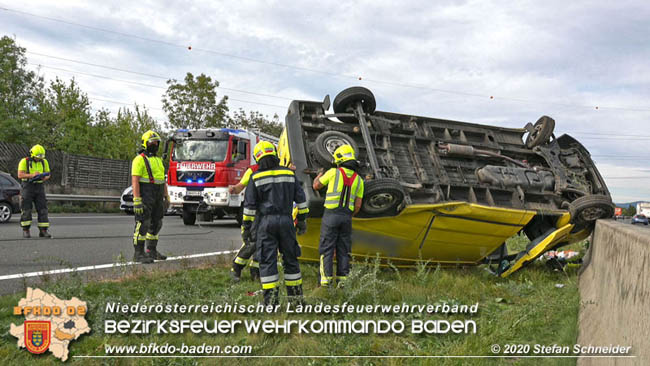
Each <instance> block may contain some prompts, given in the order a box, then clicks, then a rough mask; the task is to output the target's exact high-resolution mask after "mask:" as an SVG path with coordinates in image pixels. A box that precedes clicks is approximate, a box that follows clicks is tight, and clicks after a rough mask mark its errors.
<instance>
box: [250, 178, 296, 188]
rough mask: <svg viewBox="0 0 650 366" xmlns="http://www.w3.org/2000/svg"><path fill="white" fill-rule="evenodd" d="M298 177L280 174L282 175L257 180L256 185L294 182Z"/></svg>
mask: <svg viewBox="0 0 650 366" xmlns="http://www.w3.org/2000/svg"><path fill="white" fill-rule="evenodd" d="M295 181H296V177H293V176H284V177H282V176H280V177H269V178H264V179H260V180H256V181H255V187H259V186H263V185H265V184H270V183H294V182H295Z"/></svg>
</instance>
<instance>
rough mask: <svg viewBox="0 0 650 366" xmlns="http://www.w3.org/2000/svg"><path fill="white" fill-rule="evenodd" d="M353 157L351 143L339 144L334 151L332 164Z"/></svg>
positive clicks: (352, 158)
mask: <svg viewBox="0 0 650 366" xmlns="http://www.w3.org/2000/svg"><path fill="white" fill-rule="evenodd" d="M354 159H355V158H354V148H352V146H351V145H342V146H339V147H338V148H337V149H336V150H335V151H334V164H341V163H345V162H346V161H350V160H354Z"/></svg>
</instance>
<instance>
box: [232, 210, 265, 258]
mask: <svg viewBox="0 0 650 366" xmlns="http://www.w3.org/2000/svg"><path fill="white" fill-rule="evenodd" d="M251 233H252V238H251V239H250V240H244V241H243V243H242V246H241V248H239V251H238V252H237V256H236V257H235V259H234V260H233V262H234V263H235V264H238V265H240V266H242V267H240V268H243V266H246V265H247V264H249V263H250V265H251V267H259V263H258V261H257V260H256V259H255V258H253V256H254V254H255V249H256V245H255V239H257V234H256V233H257V221H253V225H252V226H251ZM251 258H253V259H252V260H251Z"/></svg>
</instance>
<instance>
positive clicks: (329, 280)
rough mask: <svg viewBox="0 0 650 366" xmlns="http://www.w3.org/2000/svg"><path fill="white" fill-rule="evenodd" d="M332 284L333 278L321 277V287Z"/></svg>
mask: <svg viewBox="0 0 650 366" xmlns="http://www.w3.org/2000/svg"><path fill="white" fill-rule="evenodd" d="M330 282H332V277H321V278H320V284H321V285H329V283H330Z"/></svg>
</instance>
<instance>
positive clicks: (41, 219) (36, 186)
mask: <svg viewBox="0 0 650 366" xmlns="http://www.w3.org/2000/svg"><path fill="white" fill-rule="evenodd" d="M18 179H20V180H21V181H22V187H23V190H22V205H21V208H22V215H21V216H20V226H21V227H22V228H23V238H31V234H30V233H29V228H30V227H31V225H32V204H33V205H34V206H36V213H37V214H38V230H39V233H38V236H39V237H41V238H50V237H52V236H51V235H50V233H49V232H48V231H47V229H48V228H49V227H50V221H49V219H48V217H47V199H46V197H45V187H43V182H45V181H47V180H48V179H50V164H49V163H48V162H47V159H45V149H44V148H43V146H41V145H34V146H33V147H32V148H31V149H30V150H29V156H28V157H26V158H23V159H22V160H21V161H20V162H19V163H18Z"/></svg>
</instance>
